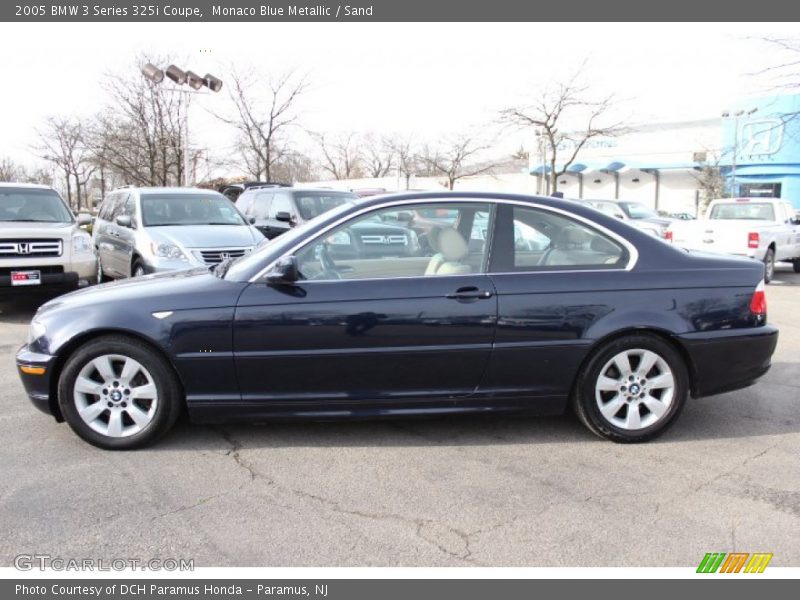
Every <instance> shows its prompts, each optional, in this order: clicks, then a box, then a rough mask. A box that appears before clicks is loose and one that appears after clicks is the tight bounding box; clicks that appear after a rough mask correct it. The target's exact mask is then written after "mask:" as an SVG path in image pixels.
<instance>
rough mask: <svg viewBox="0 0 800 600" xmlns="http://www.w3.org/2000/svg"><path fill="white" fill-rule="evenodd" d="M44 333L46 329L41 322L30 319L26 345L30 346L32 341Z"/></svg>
mask: <svg viewBox="0 0 800 600" xmlns="http://www.w3.org/2000/svg"><path fill="white" fill-rule="evenodd" d="M45 333H46V330H45V327H44V325H43V324H42V323H40V322H39V321H36V320H33V321H31V326H30V327H29V328H28V345H29V346H30V345H31V344H32V343H33V342H35V341H36V340H38V339H39V338H40V337H42V336H44V334H45Z"/></svg>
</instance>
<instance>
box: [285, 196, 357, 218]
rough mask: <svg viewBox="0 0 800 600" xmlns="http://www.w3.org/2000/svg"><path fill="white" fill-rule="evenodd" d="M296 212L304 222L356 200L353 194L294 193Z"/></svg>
mask: <svg viewBox="0 0 800 600" xmlns="http://www.w3.org/2000/svg"><path fill="white" fill-rule="evenodd" d="M294 198H295V202H296V203H297V210H298V211H299V212H300V216H301V217H303V220H304V221H309V220H311V219H313V218H314V217H318V216H319V215H321V214H322V213H326V212H328V211H329V210H331V209H333V208H336V207H337V206H341V205H342V204H344V203H345V202H347V201H348V200H353V199H357V198H358V196H356V195H355V194H327V193H321V192H308V193H306V192H295V193H294Z"/></svg>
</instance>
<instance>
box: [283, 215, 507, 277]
mask: <svg viewBox="0 0 800 600" xmlns="http://www.w3.org/2000/svg"><path fill="white" fill-rule="evenodd" d="M428 209H433V210H436V209H443V210H447V211H449V212H448V214H447V215H446V216H447V218H439V219H436V218H434V219H432V218H430V213H427V212H423V211H427V210H428ZM426 215H427V216H426ZM435 216H439V217H442V215H441V214H439V215H435ZM491 220H492V209H491V205H489V204H485V203H483V204H479V203H464V204H452V203H448V204H446V205H438V206H437V205H436V204H430V205H429V204H422V205H418V206H417V205H415V206H409V207H405V208H403V209H402V210H398V209H397V208H392V209H383V210H376V211H373V212H370V213H368V214H366V215H361V216H359V217H356V218H354V219H352V220H351V221H348V222H347V223H344V224H343V225H340V226H339V227H338V228H336V229H334V230H333V231H331V232H329V233H327V234H326V235H325V237H324V239H318V240H315V241H314V242H312V243H311V244H309V245H307V246H306V247H304V248H303V249H301V250H300V251H299V252H298V253H297V263H298V267H299V269H300V273H301V275H302V276H303V277H304V278H305V279H309V280H322V281H327V280H333V279H387V278H402V277H434V276H439V277H441V276H448V275H469V274H475V273H484V272H485V271H486V261H487V255H488V252H487V249H488V244H487V243H486V240H485V237H486V234H487V233H488V231H489V230H490V227H491V225H490V223H491Z"/></svg>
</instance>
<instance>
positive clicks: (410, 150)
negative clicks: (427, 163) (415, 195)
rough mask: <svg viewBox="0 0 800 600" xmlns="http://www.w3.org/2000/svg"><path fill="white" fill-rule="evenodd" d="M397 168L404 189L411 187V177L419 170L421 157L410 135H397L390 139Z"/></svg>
mask: <svg viewBox="0 0 800 600" xmlns="http://www.w3.org/2000/svg"><path fill="white" fill-rule="evenodd" d="M392 148H393V150H394V156H395V164H396V165H397V170H398V171H399V172H400V174H401V175H402V176H403V179H405V184H406V189H409V188H410V187H411V178H412V177H414V176H415V175H417V174H418V173H419V172H420V170H421V167H422V165H421V163H422V159H421V157H420V155H419V152H418V151H417V148H416V146H415V144H414V141H413V140H412V138H411V137H398V138H397V139H395V140H394V141H392Z"/></svg>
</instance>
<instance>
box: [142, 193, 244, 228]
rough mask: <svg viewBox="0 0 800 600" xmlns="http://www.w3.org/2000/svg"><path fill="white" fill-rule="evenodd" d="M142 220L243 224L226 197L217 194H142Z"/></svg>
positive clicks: (153, 223) (147, 223)
mask: <svg viewBox="0 0 800 600" xmlns="http://www.w3.org/2000/svg"><path fill="white" fill-rule="evenodd" d="M142 224H143V225H144V226H145V227H158V226H163V225H245V221H244V219H243V218H242V216H241V215H240V214H239V211H238V210H236V208H235V207H234V206H233V204H232V203H231V201H230V200H228V199H227V198H225V197H224V196H222V195H218V194H142Z"/></svg>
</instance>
